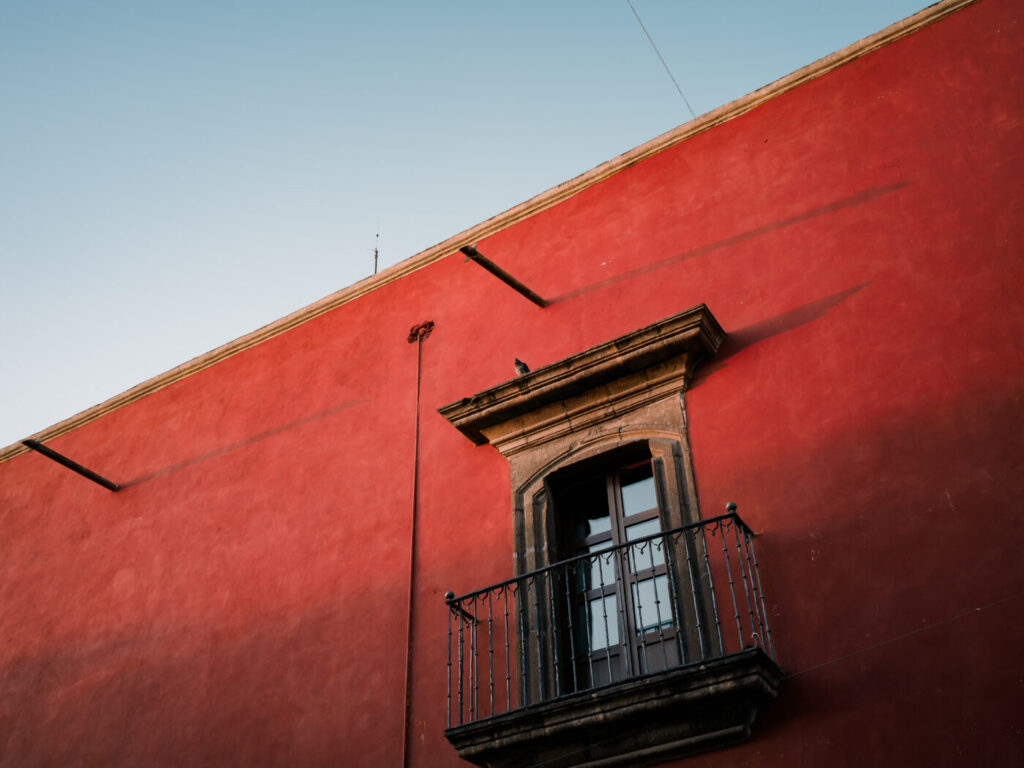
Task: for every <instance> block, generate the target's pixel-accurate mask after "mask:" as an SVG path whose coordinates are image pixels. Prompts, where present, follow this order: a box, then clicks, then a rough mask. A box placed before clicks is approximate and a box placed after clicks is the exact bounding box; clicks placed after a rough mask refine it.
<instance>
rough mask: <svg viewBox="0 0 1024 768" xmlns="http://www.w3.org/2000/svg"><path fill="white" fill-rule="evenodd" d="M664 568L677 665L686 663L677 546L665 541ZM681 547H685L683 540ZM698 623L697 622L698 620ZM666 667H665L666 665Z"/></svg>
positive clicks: (698, 628)
mask: <svg viewBox="0 0 1024 768" xmlns="http://www.w3.org/2000/svg"><path fill="white" fill-rule="evenodd" d="M664 544H665V568H666V569H667V570H668V589H669V594H670V596H671V598H672V606H671V607H672V609H673V610H674V612H675V613H674V614H673V619H672V626H673V628H675V631H676V646H677V647H678V648H679V663H680V664H685V663H686V651H685V650H684V647H683V614H681V613H680V612H679V584H678V581H679V579H678V578H677V577H676V565H677V563H676V555H675V554H674V551H675V550H674V546H678V543H676V544H674V545H673V544H672V542H670V541H668V540H665V542H664ZM683 546H684V547H685V546H686V542H685V540H684V542H683ZM698 622H699V620H698ZM697 631H698V632H699V631H700V624H699V623H698V625H697ZM666 666H667V665H666Z"/></svg>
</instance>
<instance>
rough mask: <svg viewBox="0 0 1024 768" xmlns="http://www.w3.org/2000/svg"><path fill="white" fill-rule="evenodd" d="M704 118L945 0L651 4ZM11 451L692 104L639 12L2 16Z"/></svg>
mask: <svg viewBox="0 0 1024 768" xmlns="http://www.w3.org/2000/svg"><path fill="white" fill-rule="evenodd" d="M633 4H634V6H635V7H636V9H637V11H638V12H639V14H640V16H641V17H642V18H643V20H644V23H645V24H646V26H647V28H648V30H649V31H650V33H651V35H652V36H653V37H654V40H655V42H656V43H657V44H658V47H659V48H660V50H661V53H662V55H663V56H664V58H665V60H666V61H667V62H668V64H669V66H670V68H671V69H672V71H673V74H674V75H675V77H676V79H677V80H678V82H679V84H680V85H681V87H682V89H683V91H684V93H685V94H686V96H687V98H688V99H689V101H690V103H691V104H692V105H693V108H694V110H695V111H696V112H697V113H698V114H700V113H703V112H707V111H709V110H711V109H714V108H715V107H717V106H719V105H720V104H723V103H725V102H727V101H730V100H732V99H734V98H736V97H738V96H741V95H743V94H745V93H748V92H749V91H752V90H754V89H756V88H759V87H760V86H762V85H765V84H767V83H769V82H771V81H772V80H775V79H777V78H778V77H781V76H782V75H785V74H787V73H788V72H791V71H792V70H794V69H797V68H799V67H801V66H803V65H805V64H807V63H809V62H811V61H813V60H815V59H818V58H820V57H822V56H824V55H827V54H828V53H831V52H832V51H834V50H836V49H838V48H841V47H843V46H844V45H847V44H849V43H851V42H854V41H855V40H857V39H859V38H861V37H864V36H865V35H868V34H871V33H872V32H874V31H876V30H878V29H880V28H882V27H884V26H886V25H888V24H890V23H892V22H893V21H896V20H898V19H901V18H903V17H905V16H908V15H910V14H911V13H914V12H915V11H917V10H919V9H920V8H921V7H923V6H924V4H925V3H924V2H922V0H913V2H905V1H904V0H860V1H859V2H856V3H849V2H838V0H830V1H825V2H822V0H818V2H811V1H810V0H800V1H798V0H777V1H776V2H772V3H762V2H757V3H755V2H738V1H737V0H723V1H721V2H717V3H703V2H695V1H693V2H691V1H690V0H686V1H685V2H684V1H683V0H677V1H676V2H670V1H669V0H633ZM0 118H2V119H0V323H2V327H3V328H4V333H3V334H0V447H2V446H5V445H8V444H10V443H13V442H16V441H18V440H20V439H22V438H24V437H27V436H28V435H30V434H32V433H33V432H36V431H38V430H41V429H43V428H45V427H47V426H49V425H50V424H53V423H55V422H57V421H60V420H62V419H64V418H67V417H69V416H71V415H73V414H75V413H77V412H78V411H80V410H83V409H85V408H87V407H89V406H91V405H94V404H96V403H98V402H101V401H103V400H105V399H106V398H108V397H110V396H112V395H115V394H117V393H119V392H121V391H123V390H125V389H128V388H129V387H132V386H134V385H135V384H137V383H139V382H141V381H143V380H145V379H147V378H149V377H151V376H153V375H156V374H158V373H160V372H162V371H165V370H167V369H169V368H172V367H174V366H175V365H178V364H180V363H182V362H184V361H185V360H188V359H189V358H192V357H194V356H196V355H199V354H202V353H203V352H206V351H207V350H209V349H212V348H214V347H216V346H219V345H220V344H222V343H224V342H227V341H230V340H231V339H233V338H236V337H238V336H240V335H243V334H245V333H247V332H248V331H251V330H253V329H255V328H257V327H259V326H261V325H264V324H265V323H267V322H270V321H272V320H274V319H276V318H278V317H281V316H282V315H285V314H288V313H289V312H291V311H293V310H295V309H298V308H299V307H301V306H304V305H305V304H308V303H310V302H312V301H315V300H316V299H318V298H320V297H322V296H325V295H327V294H329V293H331V292H333V291H335V290H337V289H339V288H343V287H345V286H346V285H349V284H351V283H353V282H355V281H357V280H359V279H362V278H363V277H366V276H367V275H368V274H370V273H371V272H372V270H373V255H372V254H373V248H374V245H375V241H376V234H377V232H378V231H379V232H380V239H379V243H380V248H381V266H382V267H385V266H388V265H390V264H394V263H396V262H398V261H401V260H402V259H404V258H407V257H409V256H412V255H413V254H415V253H417V252H418V251H420V250H422V249H424V248H426V247H428V246H430V245H433V244H434V243H436V242H439V241H441V240H443V239H445V238H446V237H448V236H450V235H453V234H455V233H457V232H459V231H460V230H462V229H465V228H467V227H469V226H471V225H473V224H475V223H477V222H479V221H482V220H484V219H486V218H488V217H490V216H493V215H494V214H496V213H499V212H500V211H502V210H504V209H506V208H509V207H511V206H513V205H515V204H516V203H519V202H521V201H523V200H525V199H527V198H529V197H531V196H532V195H534V194H536V193H538V192H541V191H543V190H544V189H547V188H548V187H551V186H553V185H555V184H558V183H560V182H562V181H565V180H566V179H568V178H571V177H573V176H575V175H577V174H579V173H582V172H583V171H585V170H587V169H589V168H591V167H593V166H595V165H597V164H599V163H601V162H603V161H604V160H607V159H609V158H611V157H613V156H615V155H617V154H619V153H621V152H623V151H625V150H627V149H629V148H631V147H633V146H635V145H637V144H640V143H642V142H644V141H646V140H648V139H650V138H653V137H654V136H656V135H658V134H660V133H662V132H664V131H666V130H668V129H670V128H672V127H674V126H676V125H678V124H680V123H683V122H686V121H687V120H688V119H689V112H688V111H687V110H686V107H685V105H684V104H683V102H682V100H681V99H680V98H679V94H678V93H677V92H676V90H675V87H674V86H673V85H672V82H671V81H670V80H669V78H668V76H667V75H666V74H665V71H664V70H663V69H662V65H661V63H660V62H659V61H658V59H657V57H656V55H655V53H654V51H653V50H652V49H651V47H650V44H649V43H648V41H647V38H646V37H645V36H644V34H643V30H642V29H641V28H640V26H639V25H638V24H637V22H636V19H635V18H634V17H633V14H632V11H631V10H630V8H629V5H628V4H627V3H626V0H589V1H588V2H581V1H579V0H565V2H557V1H556V0H549V2H544V3H542V2H534V1H533V0H519V2H515V3H500V4H499V3H481V2H479V1H478V2H461V1H459V2H446V1H444V0H442V2H440V3H411V2H397V1H396V2H378V3H373V4H368V3H348V2H343V1H342V0H334V2H326V1H324V2H313V1H309V0H298V1H296V2H290V3H284V2H279V3H270V2H261V1H260V0H250V1H249V2H244V3H243V2H228V1H226V0H206V1H204V2H190V1H189V0H179V2H175V3H156V2H146V1H145V0H134V2H128V1H127V0H125V1H123V2H103V0H98V1H97V2H94V3H80V2H60V1H55V0H54V1H51V0H5V2H3V3H2V4H0Z"/></svg>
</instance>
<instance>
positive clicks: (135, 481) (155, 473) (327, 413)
mask: <svg viewBox="0 0 1024 768" xmlns="http://www.w3.org/2000/svg"><path fill="white" fill-rule="evenodd" d="M368 402H370V398H368V397H364V398H362V399H359V400H348V401H346V402H344V403H340V404H338V405H335V406H333V407H331V408H328V409H327V410H325V411H320V412H319V413H314V414H311V415H309V416H303V417H302V418H301V419H296V420H295V421H290V422H288V423H287V424H282V425H280V426H278V427H274V428H273V429H268V430H266V431H265V432H260V433H258V434H255V435H252V436H251V437H247V438H245V439H244V440H239V441H238V442H235V443H231V444H229V445H225V446H223V447H221V448H217V449H216V450H213V451H209V452H207V453H203V454H200V455H199V456H193V457H192V458H191V459H185V460H184V461H180V462H178V463H177V464H171V465H170V466H169V467H163V468H162V469H158V470H155V471H153V472H150V473H148V474H145V475H142V476H140V477H136V478H134V479H132V480H129V481H127V482H124V483H121V488H127V487H128V486H131V485H138V484H139V483H144V482H146V481H147V480H153V479H154V478H157V477H160V476H161V475H166V474H168V473H170V472H177V471H178V470H179V469H184V468H185V467H191V466H192V465H193V464H198V463H199V462H201V461H206V460H207V459H212V458H214V457H216V456H221V455H222V454H225V453H227V452H228V451H233V450H235V449H236V448H241V447H242V446H244V445H250V444H252V443H255V442H258V441H260V440H266V439H267V438H268V437H273V436H274V435H279V434H281V433H282V432H286V431H287V430H289V429H294V428H295V427H300V426H302V425H303V424H308V423H309V422H311V421H316V420H317V419H322V418H324V417H326V416H331V415H333V414H335V413H339V412H340V411H344V410H347V409H349V408H353V407H355V406H357V405H362V404H363V403H368Z"/></svg>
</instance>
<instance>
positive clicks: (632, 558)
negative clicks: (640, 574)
mask: <svg viewBox="0 0 1024 768" xmlns="http://www.w3.org/2000/svg"><path fill="white" fill-rule="evenodd" d="M646 544H647V542H644V544H643V545H634V547H630V548H628V549H627V550H626V552H627V553H628V554H629V556H628V558H627V563H626V566H627V567H630V566H632V568H631V571H630V576H631V579H630V589H631V590H632V591H633V618H634V619H636V627H635V629H634V631H635V632H636V634H637V635H639V637H640V658H639V659H637V663H638V664H640V667H641V669H642V672H641V674H644V675H646V674H647V673H648V672H650V671H651V665H650V664H649V663H648V662H647V633H646V632H644V607H643V605H642V604H641V603H640V580H639V579H638V578H637V577H636V571H637V570H639V569H637V568H636V553H635V551H634V548H635V547H636V546H639V547H640V549H641V551H643V547H644V546H645V545H646ZM622 602H624V603H625V602H626V601H625V600H623V601H622ZM622 627H623V629H626V630H627V631H628V628H629V624H628V623H627V622H626V621H625V607H623V622H622ZM641 662H642V663H641Z"/></svg>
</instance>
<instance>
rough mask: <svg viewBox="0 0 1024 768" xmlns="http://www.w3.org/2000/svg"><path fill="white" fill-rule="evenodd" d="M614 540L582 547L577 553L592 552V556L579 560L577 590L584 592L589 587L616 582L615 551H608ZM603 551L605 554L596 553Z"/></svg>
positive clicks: (593, 587) (596, 587)
mask: <svg viewBox="0 0 1024 768" xmlns="http://www.w3.org/2000/svg"><path fill="white" fill-rule="evenodd" d="M611 546H612V540H611V539H608V540H607V541H602V542H598V543H597V544H591V545H590V546H589V547H581V548H580V549H579V550H578V551H577V553H576V554H578V555H584V554H586V553H588V552H590V553H592V557H588V558H585V559H583V560H580V561H579V564H578V565H577V566H576V574H577V575H576V590H577V591H578V592H583V591H585V590H588V589H599V588H600V587H606V586H608V585H609V584H614V583H615V553H613V552H606V551H605V550H607V549H609V548H611ZM594 553H603V554H594Z"/></svg>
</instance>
